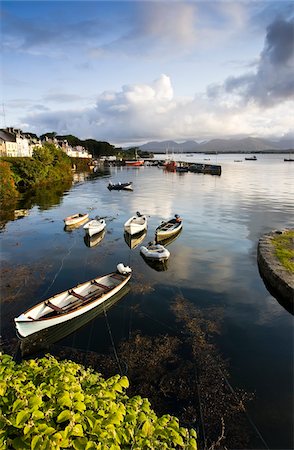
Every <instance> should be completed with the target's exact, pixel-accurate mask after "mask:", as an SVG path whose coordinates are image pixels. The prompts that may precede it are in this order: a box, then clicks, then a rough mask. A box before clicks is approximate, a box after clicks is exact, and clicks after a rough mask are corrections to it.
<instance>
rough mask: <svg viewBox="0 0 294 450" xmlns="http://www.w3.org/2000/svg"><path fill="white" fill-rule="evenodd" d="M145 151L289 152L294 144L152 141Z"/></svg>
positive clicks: (257, 140) (253, 140) (258, 140)
mask: <svg viewBox="0 0 294 450" xmlns="http://www.w3.org/2000/svg"><path fill="white" fill-rule="evenodd" d="M140 149H141V150H143V151H152V152H154V153H165V152H166V151H169V152H175V153H185V152H198V153H211V152H213V153H214V152H218V153H239V152H241V153H248V152H249V153H250V152H263V151H282V150H284V151H288V150H289V149H292V150H293V149H294V142H293V141H291V140H289V139H288V140H280V141H276V142H274V141H270V140H266V139H261V138H253V137H248V138H243V139H212V140H210V141H206V142H200V143H199V142H197V141H185V142H182V143H179V142H176V141H161V142H159V141H152V142H147V143H146V144H143V145H141V146H140Z"/></svg>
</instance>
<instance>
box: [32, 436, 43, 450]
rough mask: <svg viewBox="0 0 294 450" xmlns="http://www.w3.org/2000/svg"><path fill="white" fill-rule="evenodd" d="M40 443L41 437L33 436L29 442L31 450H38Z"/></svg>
mask: <svg viewBox="0 0 294 450" xmlns="http://www.w3.org/2000/svg"><path fill="white" fill-rule="evenodd" d="M41 443H42V436H34V437H33V439H32V442H31V450H35V448H36V449H39V448H40V447H41Z"/></svg>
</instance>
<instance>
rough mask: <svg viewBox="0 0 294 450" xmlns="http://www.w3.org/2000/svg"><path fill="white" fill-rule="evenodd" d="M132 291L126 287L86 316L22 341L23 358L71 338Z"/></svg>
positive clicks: (47, 329)
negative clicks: (68, 337)
mask: <svg viewBox="0 0 294 450" xmlns="http://www.w3.org/2000/svg"><path fill="white" fill-rule="evenodd" d="M129 291H130V286H129V285H126V286H124V287H123V288H122V289H121V290H120V291H119V292H118V293H117V294H116V295H114V296H113V297H111V298H110V299H108V300H106V301H105V302H103V303H102V304H101V305H98V306H97V307H96V308H94V309H92V310H90V311H88V312H86V313H85V314H83V315H81V316H79V317H75V318H74V319H72V320H69V321H68V322H64V323H61V324H58V325H55V326H53V327H49V328H45V329H44V330H42V331H40V332H37V333H34V334H32V335H31V336H29V337H27V338H24V339H20V352H21V356H22V357H25V356H29V355H32V354H34V353H38V352H40V351H42V350H48V349H49V347H50V345H51V344H54V343H55V342H58V341H60V340H61V339H63V338H65V337H66V336H69V335H70V334H72V333H74V332H75V331H77V330H79V329H80V328H82V327H84V326H86V325H88V324H89V322H91V321H93V320H94V319H95V318H96V317H98V316H99V315H101V314H104V312H105V311H107V310H108V309H110V308H111V307H112V306H113V305H115V304H116V303H117V302H118V301H119V300H120V299H122V298H123V297H124V296H125V295H126V294H128V292H129Z"/></svg>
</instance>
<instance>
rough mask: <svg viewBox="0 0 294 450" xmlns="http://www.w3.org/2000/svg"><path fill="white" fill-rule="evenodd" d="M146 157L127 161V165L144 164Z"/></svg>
mask: <svg viewBox="0 0 294 450" xmlns="http://www.w3.org/2000/svg"><path fill="white" fill-rule="evenodd" d="M143 165H144V159H131V160H130V161H126V166H136V167H138V166H143Z"/></svg>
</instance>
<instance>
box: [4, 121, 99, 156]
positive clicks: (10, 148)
mask: <svg viewBox="0 0 294 450" xmlns="http://www.w3.org/2000/svg"><path fill="white" fill-rule="evenodd" d="M44 142H49V143H52V144H54V145H55V146H56V147H58V148H60V149H61V150H63V151H64V152H65V153H66V154H67V155H68V156H71V157H73V158H88V159H91V158H92V155H91V154H90V153H88V151H87V150H86V149H85V148H84V147H82V146H80V145H78V146H76V147H71V146H70V145H69V144H68V142H67V140H66V139H64V140H59V139H57V138H56V137H52V138H50V137H48V136H45V137H44V139H43V140H42V141H41V140H40V139H39V138H38V137H37V136H36V135H34V134H31V133H23V132H22V130H19V129H17V128H13V127H10V128H5V129H0V156H9V157H14V158H16V157H31V156H32V154H33V149H34V147H42V145H43V143H44Z"/></svg>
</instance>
